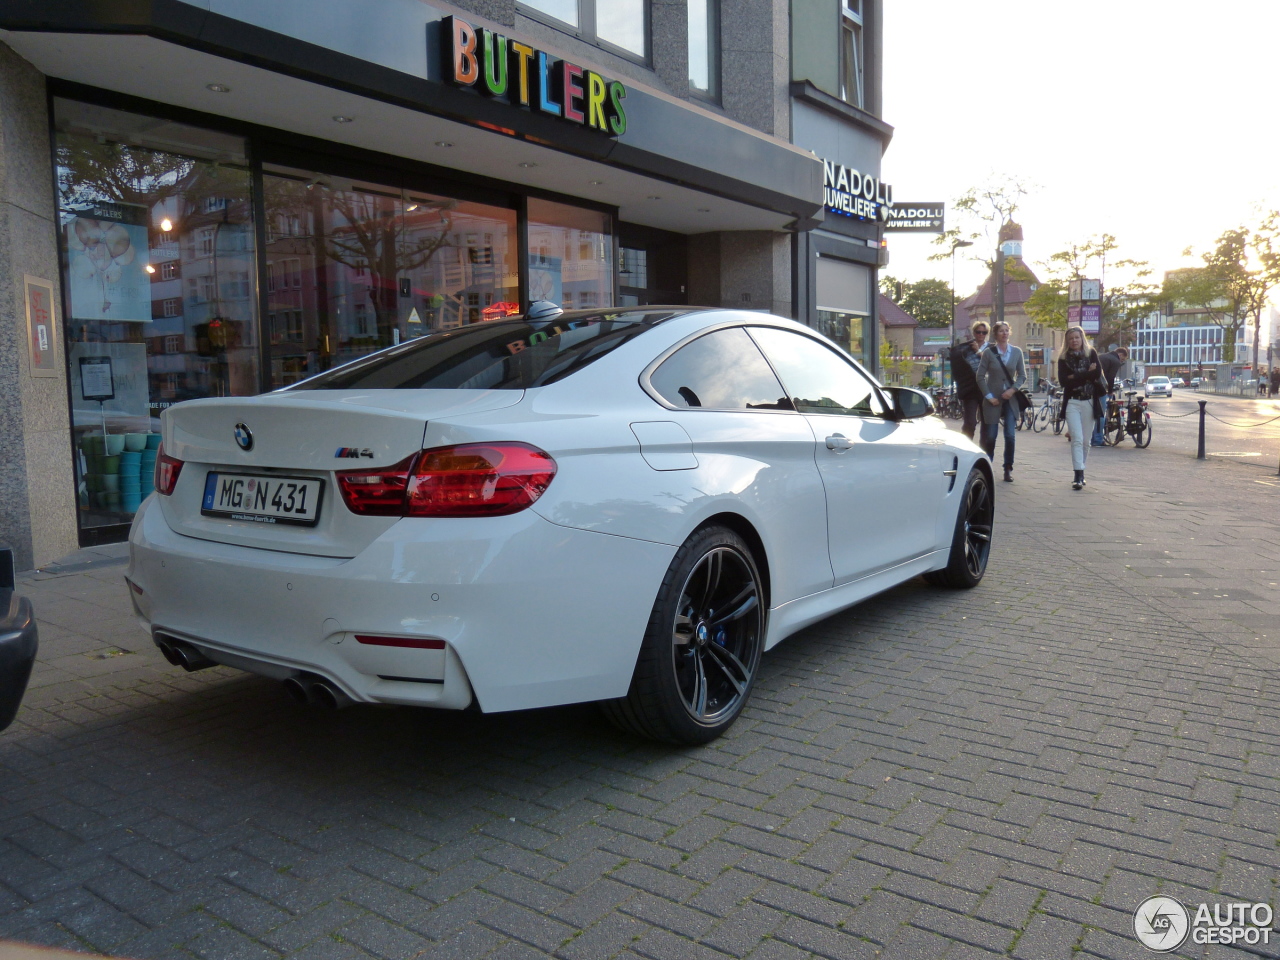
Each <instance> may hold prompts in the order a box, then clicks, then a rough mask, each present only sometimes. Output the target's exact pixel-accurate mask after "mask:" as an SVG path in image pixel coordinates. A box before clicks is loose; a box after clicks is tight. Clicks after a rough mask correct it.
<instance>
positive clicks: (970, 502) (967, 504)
mask: <svg viewBox="0 0 1280 960" xmlns="http://www.w3.org/2000/svg"><path fill="white" fill-rule="evenodd" d="M995 518H996V501H995V492H994V491H993V490H992V488H991V481H990V480H989V479H988V478H987V475H986V474H985V473H983V472H982V471H981V470H980V469H979V468H977V467H974V468H973V469H972V470H971V471H969V479H968V480H967V481H965V487H964V494H963V499H962V500H961V502H960V512H959V515H958V516H957V517H956V528H955V533H954V534H953V536H952V539H951V554H950V556H949V557H948V560H947V565H946V566H945V567H944V568H943V569H941V570H933V571H930V572H929V573H926V574H925V575H924V578H925V581H926V582H928V583H931V584H933V585H934V586H936V587H952V588H956V589H961V590H969V589H972V588H973V587H976V586H977V585H978V584H979V583H981V582H982V578H983V576H984V575H985V574H986V572H987V560H988V559H990V557H991V536H992V530H993V529H994V526H995Z"/></svg>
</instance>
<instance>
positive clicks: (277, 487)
mask: <svg viewBox="0 0 1280 960" xmlns="http://www.w3.org/2000/svg"><path fill="white" fill-rule="evenodd" d="M323 494H324V481H323V480H309V479H307V478H305V477H264V476H258V475H252V474H244V473H210V474H209V476H208V477H207V478H206V480H205V482H204V501H203V503H202V504H201V507H200V512H201V513H202V514H204V515H206V516H212V517H229V518H230V519H232V520H248V521H250V522H251V523H295V524H301V525H303V526H308V527H309V526H313V525H314V524H315V522H316V521H317V520H319V519H320V497H321V496H322V495H323Z"/></svg>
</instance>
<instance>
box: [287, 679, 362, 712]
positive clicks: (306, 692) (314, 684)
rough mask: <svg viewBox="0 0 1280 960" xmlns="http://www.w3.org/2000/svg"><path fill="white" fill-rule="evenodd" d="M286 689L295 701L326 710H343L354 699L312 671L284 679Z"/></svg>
mask: <svg viewBox="0 0 1280 960" xmlns="http://www.w3.org/2000/svg"><path fill="white" fill-rule="evenodd" d="M284 689H285V693H287V694H288V695H289V697H290V699H291V700H293V701H294V702H295V703H303V704H309V705H310V706H314V707H322V708H323V709H325V710H341V709H342V708H343V707H349V706H351V703H352V700H351V698H350V697H348V696H347V695H346V694H345V693H343V692H342V690H341V689H339V688H338V686H336V685H335V684H333V683H331V682H330V681H328V680H326V679H325V678H324V677H318V676H315V675H314V674H310V673H295V674H294V675H293V676H292V677H286V678H285V680H284Z"/></svg>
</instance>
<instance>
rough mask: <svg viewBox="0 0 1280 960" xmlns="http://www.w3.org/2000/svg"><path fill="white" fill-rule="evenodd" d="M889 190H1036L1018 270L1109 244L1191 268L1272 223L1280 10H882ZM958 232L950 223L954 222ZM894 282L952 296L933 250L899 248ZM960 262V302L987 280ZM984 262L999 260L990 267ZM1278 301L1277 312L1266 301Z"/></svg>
mask: <svg viewBox="0 0 1280 960" xmlns="http://www.w3.org/2000/svg"><path fill="white" fill-rule="evenodd" d="M884 7H885V50H884V112H883V116H884V119H885V121H886V122H888V123H890V124H892V125H893V127H894V128H895V132H894V136H893V140H892V142H891V143H890V144H889V148H888V150H887V151H886V153H885V156H884V164H883V175H882V179H883V180H884V181H885V182H887V183H889V184H891V185H892V187H893V198H894V202H895V203H901V202H903V201H939V200H945V201H947V202H948V204H950V202H951V201H953V200H954V199H955V198H956V197H958V196H959V195H961V194H962V193H964V192H965V191H966V190H967V189H968V188H969V187H972V186H976V185H979V184H981V183H983V182H985V181H987V180H989V179H990V178H991V176H992V175H993V174H994V175H996V176H999V175H1002V174H1009V175H1013V176H1017V177H1020V178H1023V179H1026V180H1028V181H1031V182H1032V183H1033V184H1035V189H1034V191H1033V193H1032V194H1031V195H1030V196H1028V197H1027V198H1026V199H1025V200H1024V201H1023V205H1022V208H1021V210H1020V211H1019V213H1018V214H1017V215H1016V219H1017V220H1018V221H1019V222H1020V223H1021V224H1022V226H1023V230H1024V235H1025V240H1024V243H1023V254H1024V257H1025V258H1026V260H1027V261H1028V262H1029V263H1031V265H1032V267H1033V268H1036V269H1038V268H1039V261H1043V260H1044V259H1045V258H1047V257H1048V255H1049V254H1051V253H1053V252H1054V251H1057V250H1062V249H1065V248H1067V247H1069V246H1070V245H1071V244H1072V243H1073V242H1079V241H1082V240H1085V239H1088V238H1089V237H1090V236H1092V235H1094V234H1099V233H1102V232H1106V233H1111V234H1114V235H1115V236H1116V238H1117V239H1118V240H1119V242H1120V255H1122V256H1128V257H1133V258H1135V259H1140V260H1148V261H1150V262H1151V266H1152V267H1153V268H1154V269H1155V271H1156V273H1155V277H1156V282H1158V281H1159V278H1160V277H1161V276H1163V273H1164V271H1165V270H1169V269H1173V268H1175V267H1178V266H1188V265H1194V264H1198V263H1199V262H1200V261H1199V260H1198V259H1186V258H1184V257H1183V256H1182V251H1183V250H1184V249H1185V248H1186V247H1188V246H1190V247H1193V248H1195V249H1196V251H1197V252H1199V251H1203V250H1206V249H1208V248H1210V247H1211V246H1212V244H1213V241H1214V239H1215V238H1216V237H1217V236H1218V235H1219V234H1220V233H1222V231H1224V230H1227V229H1229V228H1231V227H1233V226H1236V225H1238V224H1241V223H1246V222H1248V221H1250V220H1251V219H1256V208H1257V206H1258V205H1259V204H1262V205H1265V207H1266V208H1267V209H1273V208H1276V207H1280V103H1278V102H1277V101H1278V100H1280V56H1278V55H1277V39H1278V38H1280V0H1215V2H1213V3H1204V2H1196V3H1189V2H1184V0H1072V2H1069V3H1064V2H1049V0H968V2H963V3H962V2H958V0H887V2H886V3H885V4H884ZM947 216H948V226H950V225H951V223H952V220H951V210H950V208H949V207H948V211H947ZM888 236H889V257H890V260H889V266H888V267H887V268H886V269H885V270H884V271H883V272H884V273H887V274H891V275H893V276H894V277H897V278H898V279H902V280H909V281H914V280H919V279H921V278H923V277H937V278H938V279H942V280H946V281H947V282H950V280H951V265H950V263H949V262H942V263H934V262H929V261H928V260H927V257H928V255H929V254H930V253H933V252H935V251H936V250H937V248H936V247H934V246H932V245H931V244H930V242H929V241H930V240H931V239H932V236H931V235H926V234H903V233H890V234H889V235H888ZM969 252H971V253H973V254H975V255H978V254H979V253H980V249H979V247H976V246H975V247H974V248H973V249H972V251H965V250H960V251H959V252H958V253H957V255H956V261H957V274H958V276H957V283H956V289H957V292H958V293H959V295H960V296H962V297H963V296H966V295H967V294H969V293H971V292H973V290H974V289H975V288H976V287H977V285H978V283H979V282H981V280H982V278H983V276H984V275H985V272H986V271H985V268H984V267H982V266H981V265H979V264H977V263H975V262H973V261H972V260H970V259H967V258H966V254H967V253H969ZM985 255H988V256H989V255H990V251H985ZM1278 300H1280V298H1277V297H1273V302H1276V301H1278Z"/></svg>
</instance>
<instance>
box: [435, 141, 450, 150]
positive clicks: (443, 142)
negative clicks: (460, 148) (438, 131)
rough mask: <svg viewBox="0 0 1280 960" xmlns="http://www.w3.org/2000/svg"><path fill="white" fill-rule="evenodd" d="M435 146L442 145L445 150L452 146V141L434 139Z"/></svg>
mask: <svg viewBox="0 0 1280 960" xmlns="http://www.w3.org/2000/svg"><path fill="white" fill-rule="evenodd" d="M436 146H437V147H444V148H445V149H446V150H447V149H448V148H449V147H452V146H453V144H452V143H450V142H449V141H448V140H437V141H436Z"/></svg>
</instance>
